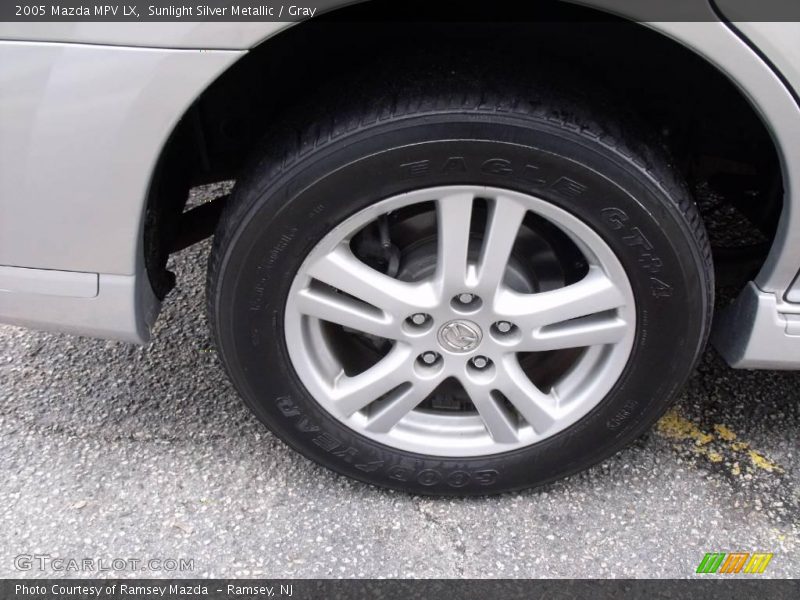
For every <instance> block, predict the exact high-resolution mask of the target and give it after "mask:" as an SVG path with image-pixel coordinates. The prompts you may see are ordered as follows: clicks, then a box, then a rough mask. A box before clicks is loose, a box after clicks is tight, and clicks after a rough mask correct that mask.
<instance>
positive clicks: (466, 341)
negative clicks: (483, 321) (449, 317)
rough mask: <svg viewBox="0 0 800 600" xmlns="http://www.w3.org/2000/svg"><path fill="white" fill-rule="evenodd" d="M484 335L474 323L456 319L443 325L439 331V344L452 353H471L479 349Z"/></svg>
mask: <svg viewBox="0 0 800 600" xmlns="http://www.w3.org/2000/svg"><path fill="white" fill-rule="evenodd" d="M482 339H483V333H481V328H480V327H478V325H477V324H475V323H473V322H472V321H467V320H466V319H456V320H455V321H449V322H448V323H445V324H444V325H442V327H441V328H440V329H439V343H440V344H441V345H442V347H443V348H445V349H447V350H449V351H450V352H469V351H470V350H474V349H475V348H477V347H478V346H479V345H480V343H481V340H482Z"/></svg>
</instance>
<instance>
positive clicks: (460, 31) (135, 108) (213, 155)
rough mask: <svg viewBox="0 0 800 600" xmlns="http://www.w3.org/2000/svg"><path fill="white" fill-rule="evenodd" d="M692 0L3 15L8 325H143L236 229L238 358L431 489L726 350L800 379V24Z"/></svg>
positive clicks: (266, 402)
mask: <svg viewBox="0 0 800 600" xmlns="http://www.w3.org/2000/svg"><path fill="white" fill-rule="evenodd" d="M689 3H690V4H692V5H693V6H694V7H695V8H696V9H698V10H700V11H701V13H702V14H704V15H707V18H698V19H694V20H691V21H679V20H673V21H667V20H662V21H654V20H653V19H647V16H646V15H641V14H639V13H637V12H636V10H637V9H638V8H641V7H642V6H644V5H647V4H648V3H647V2H644V3H642V2H611V3H609V2H604V1H602V0H586V1H583V2H580V3H577V4H576V3H572V2H562V1H558V0H553V1H551V2H540V3H535V4H536V7H537V10H540V11H542V14H545V15H546V17H547V18H546V19H540V20H537V19H532V18H522V17H520V18H515V16H514V4H512V3H503V2H500V3H499V5H502V6H503V7H504V11H505V12H503V14H505V15H506V16H507V17H508V18H507V19H504V20H502V21H497V22H495V21H494V19H489V20H487V19H482V18H479V13H477V12H476V13H474V14H472V13H469V10H470V8H469V7H470V6H471V3H469V2H464V3H459V10H460V11H464V14H466V15H468V16H467V17H465V18H463V19H461V20H459V21H458V22H446V21H445V20H443V19H439V18H430V19H428V20H427V21H425V22H420V21H417V20H415V19H412V18H400V17H397V14H396V12H394V11H396V9H397V8H398V6H399V4H400V3H396V2H394V3H389V4H391V6H390V8H391V10H392V11H393V12H392V14H393V15H395V18H391V19H381V18H380V14H381V13H380V11H379V8H380V7H383V8H384V9H385V8H387V6H386V5H387V3H386V2H380V1H379V0H375V1H373V2H362V3H356V4H353V5H349V3H345V2H344V1H342V6H341V7H336V6H329V7H328V9H327V12H324V14H318V15H317V16H316V17H315V18H314V19H311V20H306V21H303V22H300V23H275V22H239V23H234V22H213V23H209V22H206V23H202V22H165V23H149V24H142V23H102V22H96V23H30V22H29V23H3V24H0V40H2V41H0V119H1V121H0V265H2V266H0V322H3V323H9V324H14V325H21V326H28V327H35V328H43V329H49V330H56V331H65V332H73V333H78V334H84V335H90V336H97V337H104V338H110V339H118V340H124V341H129V342H135V343H146V342H147V340H148V336H149V332H150V329H151V326H152V325H153V323H154V321H155V319H156V317H157V315H158V312H159V308H160V306H161V304H162V302H169V296H168V293H169V291H170V290H171V288H172V287H173V286H174V285H176V284H177V285H180V284H181V273H180V272H179V273H176V274H173V273H171V272H169V271H168V270H167V268H166V266H167V259H168V257H169V255H170V254H171V253H173V252H175V251H177V250H180V249H182V248H185V247H186V246H188V245H190V244H192V243H195V242H197V241H199V240H201V239H204V238H206V237H209V236H211V235H213V249H212V251H211V257H210V261H209V266H208V281H207V298H208V302H207V305H208V319H209V322H210V326H211V329H212V330H213V336H214V339H215V341H216V346H217V350H218V352H219V356H220V358H221V360H222V362H223V363H224V365H225V368H226V369H227V372H228V374H229V376H230V378H231V380H232V381H233V382H234V384H235V386H236V388H237V389H238V391H239V392H240V394H241V396H242V397H243V398H244V400H245V402H246V403H247V404H248V405H249V406H250V408H251V409H252V410H253V411H254V412H255V414H256V415H257V416H258V417H259V418H260V419H261V420H262V421H263V422H264V423H265V424H266V425H267V426H268V427H269V428H270V429H271V430H272V431H274V432H275V433H276V434H277V435H278V436H280V438H282V439H283V440H284V441H285V442H286V443H288V444H289V445H291V446H292V447H293V448H295V449H296V450H297V451H299V452H301V453H303V454H304V455H305V456H307V457H309V458H310V459H312V460H315V461H317V462H319V463H321V464H322V465H325V466H327V467H329V468H331V469H334V470H336V471H338V472H340V473H344V474H346V475H348V476H351V477H355V478H357V479H360V480H363V481H367V482H371V483H375V484H378V485H383V486H389V487H394V488H399V489H403V490H408V491H411V492H414V493H430V494H464V495H467V494H486V493H494V492H500V491H504V490H512V489H518V488H522V487H526V486H532V485H537V484H542V483H544V482H548V481H551V480H553V479H555V478H558V477H562V476H565V475H568V474H570V473H574V472H576V471H579V470H581V469H584V468H586V467H587V466H589V465H591V464H593V463H595V462H597V461H599V460H602V459H603V458H604V457H607V456H609V455H610V454H612V453H614V452H616V451H617V450H619V449H620V448H622V447H623V446H625V445H626V444H628V443H629V442H630V441H632V440H633V439H635V438H636V437H637V436H639V435H641V434H642V433H643V432H644V431H646V430H647V429H648V428H649V427H650V426H651V425H652V424H653V423H654V421H655V420H656V419H657V418H658V417H659V416H660V415H661V414H662V413H663V412H664V411H665V410H666V409H667V408H668V406H669V404H670V402H671V401H672V400H673V399H674V398H675V396H676V394H677V393H678V392H679V391H680V389H681V386H682V385H683V383H684V381H685V380H686V378H687V377H688V375H689V374H690V372H691V371H692V369H693V367H694V365H695V362H696V361H697V358H698V356H699V354H700V353H701V351H702V350H703V349H704V348H705V346H706V343H707V341H708V340H709V339H710V340H711V342H712V343H713V344H715V346H716V348H717V350H718V351H719V352H720V353H721V354H722V356H724V358H725V359H726V360H727V361H728V363H729V364H730V365H731V367H733V368H770V369H796V368H800V281H797V280H796V278H797V275H798V271H800V105H799V104H798V94H799V93H800V24H798V23H796V22H790V21H783V22H780V21H774V22H766V21H763V22H762V21H759V20H749V21H744V20H742V21H739V20H737V19H736V14H735V7H734V8H730V7H729V5H736V4H737V3H736V2H727V1H723V0H718V1H716V2H711V1H710V0H697V1H696V2H695V1H691V2H689ZM332 4H335V3H332ZM344 4H348V6H344ZM403 4H404V5H405V3H403ZM606 4H613V5H614V6H613V12H607V11H605V8H606V7H605V6H604V5H606ZM411 5H414V3H411ZM415 6H416V5H415ZM417 8H419V7H417ZM420 10H421V9H420ZM470 14H472V16H471V17H470V16H469V15H470ZM646 21H647V22H646ZM233 180H235V184H234V187H233V191H232V192H231V193H230V195H227V194H226V195H222V196H220V197H219V198H217V199H216V200H213V201H211V202H206V203H204V204H201V205H199V206H194V205H192V204H191V203H188V204H187V198H188V197H189V194H188V191H189V189H190V188H191V187H194V186H197V185H202V184H206V183H213V182H222V181H233ZM715 289H716V290H717V291H723V290H724V293H721V294H718V296H720V300H719V301H718V302H717V307H716V310H715V302H714V292H715ZM722 298H724V300H723V299H722ZM712 316H713V320H714V327H713V328H712ZM198 376H202V374H199V375H198Z"/></svg>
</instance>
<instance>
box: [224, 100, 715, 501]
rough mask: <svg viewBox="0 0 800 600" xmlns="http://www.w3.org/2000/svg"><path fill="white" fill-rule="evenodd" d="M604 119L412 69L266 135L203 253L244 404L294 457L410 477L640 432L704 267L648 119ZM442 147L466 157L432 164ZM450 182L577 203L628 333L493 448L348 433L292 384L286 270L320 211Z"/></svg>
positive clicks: (588, 447) (557, 466) (336, 212)
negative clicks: (535, 423)
mask: <svg viewBox="0 0 800 600" xmlns="http://www.w3.org/2000/svg"><path fill="white" fill-rule="evenodd" d="M306 114H316V113H315V112H311V113H309V111H306ZM601 118H602V119H603V120H602V121H600V119H601ZM600 123H602V125H601V124H600ZM611 123H613V121H612V120H611V119H609V118H608V117H607V116H606V115H592V113H591V111H590V110H586V109H584V108H581V107H580V105H578V104H576V103H575V102H574V101H567V100H564V99H563V98H542V97H541V95H535V94H531V93H530V92H525V93H520V92H516V91H504V92H500V93H498V94H497V95H496V96H494V97H492V98H487V94H486V93H482V94H474V95H473V94H471V93H458V94H453V93H441V92H436V91H420V89H419V86H417V91H413V92H399V93H397V94H394V95H391V94H383V95H382V97H381V95H376V96H374V97H372V98H371V99H370V100H369V102H367V103H364V105H363V107H361V108H359V107H355V106H349V107H345V108H343V109H341V110H335V111H331V114H330V115H329V116H328V117H327V118H325V119H324V120H322V121H320V122H318V123H316V124H314V125H312V126H305V127H302V126H301V127H300V128H299V129H297V130H294V131H288V132H287V133H286V134H274V135H272V136H271V137H270V138H269V139H268V140H267V141H266V143H265V145H264V146H263V147H262V150H260V152H259V156H257V157H256V160H254V161H253V162H252V163H251V164H250V166H249V167H248V168H247V169H246V171H245V173H244V175H243V177H242V178H240V180H239V181H238V183H237V185H236V189H235V192H234V195H233V198H232V200H231V203H230V206H228V207H227V208H226V211H225V213H224V215H223V217H222V220H221V222H220V225H219V229H218V231H217V235H216V238H215V241H214V248H213V252H212V255H211V259H210V265H209V278H208V310H209V316H210V323H211V326H212V329H213V332H214V335H215V338H216V343H217V347H218V349H219V353H220V356H221V358H222V361H223V363H224V364H225V367H226V368H227V371H228V373H229V375H230V377H231V379H232V380H233V382H234V384H235V385H236V387H237V389H238V391H239V392H240V394H241V395H242V397H243V398H244V400H245V401H246V402H247V404H248V405H249V406H250V407H251V409H252V410H253V411H254V412H255V414H256V415H257V416H258V417H259V418H260V419H261V420H262V421H263V422H264V423H265V424H266V425H267V426H268V427H269V428H270V429H271V430H272V431H274V432H275V433H276V434H277V435H278V436H279V437H280V438H281V439H283V440H284V441H285V442H286V443H288V444H289V445H290V446H291V447H292V448H294V449H295V450H297V451H299V452H300V453H302V454H303V455H305V456H306V457H308V458H310V459H311V460H314V461H316V462H318V463H320V464H322V465H324V466H326V467H328V468H330V469H332V470H334V471H337V472H339V473H342V474H345V475H348V476H350V477H354V478H356V479H359V480H362V481H365V482H369V483H373V484H376V485H381V486H386V487H391V488H397V489H402V490H405V491H408V492H413V493H421V494H455V495H474V494H489V493H498V492H503V491H508V490H514V489H520V488H525V487H530V486H535V485H540V484H543V483H546V482H549V481H552V480H554V479H557V478H560V477H564V476H566V475H569V474H571V473H575V472H577V471H580V470H582V469H585V468H586V467H588V466H590V465H592V464H594V463H596V462H598V461H600V460H602V459H604V458H606V457H608V456H610V455H611V454H613V453H615V452H617V451H618V450H619V449H621V448H622V447H624V446H625V445H626V444H628V443H629V442H631V441H632V440H633V439H635V438H636V437H637V436H639V435H641V434H642V433H643V432H644V431H645V430H646V429H647V428H649V427H650V426H651V425H652V424H653V423H654V422H655V420H656V419H657V418H658V417H659V416H660V415H661V414H662V413H663V412H664V411H665V410H666V409H667V408H668V406H669V405H670V403H671V402H672V400H673V399H674V398H675V396H676V394H677V392H678V391H679V390H680V388H681V387H682V385H683V384H684V382H685V380H686V378H687V377H688V375H689V374H690V372H691V371H692V369H693V367H694V365H695V363H696V361H697V359H698V357H699V354H700V352H701V351H702V350H703V348H704V345H705V342H706V337H707V333H708V329H709V325H710V320H711V309H712V304H713V281H712V279H713V273H712V266H711V260H710V249H709V245H708V241H707V238H706V234H705V231H704V227H703V223H702V221H701V218H700V216H699V214H698V212H697V210H696V208H695V206H694V204H693V202H692V200H691V198H690V196H689V194H688V192H687V190H686V187H685V185H683V184H682V183H681V181H680V179H679V177H678V176H677V174H676V173H675V172H673V171H672V169H671V168H670V166H669V163H668V161H667V160H666V159H665V158H664V157H663V156H662V155H661V154H660V153H659V151H658V150H657V149H655V148H653V147H652V146H647V144H646V143H645V142H644V140H646V137H647V136H645V135H644V134H641V132H639V133H637V135H634V136H632V139H633V140H634V141H630V140H629V139H626V136H623V135H622V134H621V133H620V129H619V128H618V127H614V126H613V125H611ZM453 156H458V157H461V158H462V159H463V160H461V163H460V164H463V165H465V169H466V170H458V171H456V170H443V169H442V168H441V167H442V166H443V165H444V164H445V162H446V160H447V159H448V158H449V157H453ZM487 161H489V162H487ZM528 164H536V165H537V167H538V169H537V171H536V175H535V177H528V176H526V175H525V173H524V172H523V171H524V169H523V167H524V166H525V165H528ZM409 165H412V166H409ZM487 165H489V166H487ZM451 184H480V185H488V186H497V187H506V188H511V189H515V190H517V191H520V192H524V193H529V194H533V195H536V196H538V197H540V198H543V199H545V200H547V201H550V202H552V203H554V204H556V205H558V206H560V207H562V208H564V209H566V210H567V211H569V212H571V213H573V214H574V215H577V216H578V217H579V218H580V219H582V220H583V221H584V222H585V223H587V224H589V225H590V226H591V227H592V228H593V229H594V230H595V231H596V232H598V233H599V234H600V235H601V236H602V237H603V238H604V239H605V241H606V243H607V244H608V245H609V246H610V247H611V248H612V249H613V250H614V252H615V253H616V254H617V256H618V258H619V259H620V261H621V262H622V264H623V266H624V268H625V270H626V272H627V273H628V277H629V279H630V281H631V285H632V287H633V292H634V297H635V299H636V307H637V308H636V310H637V330H636V340H635V343H634V349H633V352H632V354H631V359H630V360H629V362H628V364H627V366H626V367H625V371H624V373H623V375H622V376H621V377H620V379H619V380H618V382H617V383H616V385H615V387H614V388H613V390H612V391H611V392H610V393H609V394H608V395H607V396H606V397H605V398H604V399H603V400H602V401H601V402H600V404H599V405H598V406H597V407H596V408H595V409H593V411H592V412H590V413H589V414H588V415H587V416H585V417H584V418H583V419H581V420H580V421H578V422H577V423H575V424H574V425H572V426H570V427H569V428H567V429H565V430H563V431H561V432H560V433H558V434H556V435H554V436H552V437H550V438H547V439H546V440H544V441H542V442H540V443H537V444H534V445H532V446H528V447H526V448H523V449H520V450H515V451H512V452H507V453H503V454H496V455H491V456H483V457H473V458H443V457H437V456H426V455H420V454H413V453H410V452H404V451H399V450H396V449H393V448H390V447H387V446H384V445H381V444H379V443H377V442H375V441H372V440H370V439H368V438H366V437H363V436H361V435H359V434H358V433H355V432H354V431H352V430H350V429H349V428H347V427H345V426H344V425H343V424H341V423H340V422H339V421H338V420H336V419H335V418H333V417H332V416H331V415H329V414H328V413H327V412H326V411H325V410H323V409H322V408H321V407H320V406H319V404H318V403H317V402H316V401H315V400H314V398H313V397H311V395H310V394H309V393H308V392H307V391H306V389H305V388H304V386H303V385H302V384H301V382H300V380H299V379H298V377H297V375H296V374H295V372H294V370H293V367H292V365H291V362H290V360H289V357H288V355H287V348H286V344H285V340H284V335H283V307H284V305H285V302H286V297H287V293H288V290H289V287H290V285H291V283H292V280H293V277H294V275H295V273H296V271H297V269H298V268H299V266H300V264H301V263H302V261H303V259H304V257H305V256H306V255H307V253H308V252H309V251H310V250H311V248H312V247H313V246H314V245H315V244H316V243H317V242H318V241H319V240H320V239H321V238H322V237H323V236H324V235H325V234H327V233H328V231H329V230H330V229H331V228H332V227H334V226H335V225H336V224H337V223H339V222H341V221H342V220H344V219H345V218H347V217H348V216H349V215H351V214H353V213H354V212H356V211H358V210H360V209H362V208H363V207H365V206H368V205H369V204H371V203H374V202H376V201H378V200H379V199H382V198H385V197H388V196H391V195H394V194H398V193H401V192H405V191H410V190H413V189H417V188H421V187H427V186H436V185H451Z"/></svg>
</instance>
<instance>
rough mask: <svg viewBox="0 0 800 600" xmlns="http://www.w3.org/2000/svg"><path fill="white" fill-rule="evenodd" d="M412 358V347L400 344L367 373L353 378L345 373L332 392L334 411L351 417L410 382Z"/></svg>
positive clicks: (411, 377)
mask: <svg viewBox="0 0 800 600" xmlns="http://www.w3.org/2000/svg"><path fill="white" fill-rule="evenodd" d="M410 359H411V348H410V347H408V346H405V345H401V344H397V345H395V347H394V348H392V349H391V350H390V351H389V353H388V354H387V355H386V356H384V357H383V358H382V359H381V360H379V361H378V362H377V363H376V364H375V365H373V366H372V367H370V368H369V369H367V370H366V371H364V372H362V373H359V374H358V375H354V376H352V377H348V376H347V375H344V374H342V375H341V376H340V377H339V378H338V379H337V380H336V382H335V384H334V386H333V390H332V392H331V396H332V399H333V403H334V406H335V408H336V409H337V410H338V411H339V412H340V413H341V414H342V415H344V416H346V417H349V416H351V415H352V414H353V413H355V412H357V411H359V410H361V409H362V408H364V407H366V406H368V405H369V404H370V403H372V402H373V401H375V400H377V399H378V398H380V397H381V396H383V395H384V394H387V393H389V392H390V391H392V390H393V389H394V388H396V387H397V386H399V385H402V384H403V383H406V382H408V381H411V380H412V379H413V372H412V370H411V369H412V367H411V360H410Z"/></svg>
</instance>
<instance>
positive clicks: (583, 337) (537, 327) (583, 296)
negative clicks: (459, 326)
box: [498, 267, 627, 351]
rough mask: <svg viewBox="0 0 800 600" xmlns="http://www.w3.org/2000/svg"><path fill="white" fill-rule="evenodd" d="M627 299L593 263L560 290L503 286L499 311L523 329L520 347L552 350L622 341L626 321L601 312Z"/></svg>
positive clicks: (532, 349)
mask: <svg viewBox="0 0 800 600" xmlns="http://www.w3.org/2000/svg"><path fill="white" fill-rule="evenodd" d="M625 302H626V301H625V296H624V294H623V293H622V292H621V291H620V290H619V288H617V286H615V285H614V283H613V282H612V281H611V280H610V279H609V278H608V277H607V276H606V275H605V273H603V271H602V270H601V269H600V268H598V267H591V268H590V270H589V273H588V274H587V275H586V277H584V278H583V279H582V280H581V281H578V282H577V283H573V284H572V285H568V286H566V287H563V288H561V289H558V290H553V291H550V292H542V293H538V294H518V293H516V292H512V291H509V290H504V291H503V292H502V293H501V296H500V298H499V301H498V312H499V313H500V314H502V315H503V316H505V317H508V318H511V319H513V321H514V322H515V323H516V324H517V326H518V327H519V328H520V329H521V330H522V334H523V335H522V341H521V343H520V345H519V346H518V347H517V349H518V350H520V351H525V350H531V351H534V350H553V349H557V348H577V347H582V346H590V345H595V344H610V343H615V342H618V341H620V340H621V339H622V338H623V336H624V334H625V331H626V328H627V324H626V323H625V321H623V320H622V319H620V318H618V317H616V316H610V315H604V314H601V313H605V312H608V311H611V310H614V309H617V308H621V307H623V306H625ZM581 317H592V318H588V319H581ZM573 319H581V320H578V321H572V320H573ZM571 321H572V322H571Z"/></svg>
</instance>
